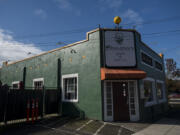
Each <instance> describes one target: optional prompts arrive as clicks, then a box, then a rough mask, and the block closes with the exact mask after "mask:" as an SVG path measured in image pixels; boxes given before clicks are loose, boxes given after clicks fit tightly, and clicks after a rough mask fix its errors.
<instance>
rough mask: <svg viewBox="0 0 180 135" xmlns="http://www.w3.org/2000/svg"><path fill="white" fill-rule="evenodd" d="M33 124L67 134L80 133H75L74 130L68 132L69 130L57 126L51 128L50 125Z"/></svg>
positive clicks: (76, 134)
mask: <svg viewBox="0 0 180 135" xmlns="http://www.w3.org/2000/svg"><path fill="white" fill-rule="evenodd" d="M35 126H39V127H43V128H47V129H51V130H54V131H61V132H64V133H67V134H72V135H74V134H75V135H80V134H78V133H75V132H70V131H67V130H63V129H59V128H58V129H57V128H51V127H49V126H44V125H35Z"/></svg>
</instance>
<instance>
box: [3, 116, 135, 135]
mask: <svg viewBox="0 0 180 135" xmlns="http://www.w3.org/2000/svg"><path fill="white" fill-rule="evenodd" d="M133 133H134V132H133V131H130V130H128V129H126V128H124V127H121V126H120V125H115V124H111V123H105V122H102V121H96V120H88V119H85V120H81V119H77V118H76V119H70V118H66V117H56V118H51V119H45V120H41V121H39V122H36V123H35V124H25V123H24V124H15V125H11V126H8V127H6V128H3V129H1V130H0V134H1V135H131V134H133Z"/></svg>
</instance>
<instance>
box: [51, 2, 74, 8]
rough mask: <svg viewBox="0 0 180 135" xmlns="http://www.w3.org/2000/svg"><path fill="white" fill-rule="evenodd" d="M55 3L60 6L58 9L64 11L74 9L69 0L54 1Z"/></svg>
mask: <svg viewBox="0 0 180 135" xmlns="http://www.w3.org/2000/svg"><path fill="white" fill-rule="evenodd" d="M54 1H55V2H56V3H57V4H58V7H59V8H60V9H63V10H67V9H68V10H69V9H72V5H71V3H70V2H69V0H54Z"/></svg>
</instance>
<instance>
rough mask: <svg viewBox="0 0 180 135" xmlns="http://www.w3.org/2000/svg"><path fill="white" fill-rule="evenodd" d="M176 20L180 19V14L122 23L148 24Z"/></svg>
mask: <svg viewBox="0 0 180 135" xmlns="http://www.w3.org/2000/svg"><path fill="white" fill-rule="evenodd" d="M174 20H180V16H173V17H167V18H161V19H157V20H149V21H144V22H137V23H124V24H122V25H146V24H153V23H161V22H169V21H174Z"/></svg>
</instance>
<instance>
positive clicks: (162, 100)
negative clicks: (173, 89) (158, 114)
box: [156, 80, 166, 103]
mask: <svg viewBox="0 0 180 135" xmlns="http://www.w3.org/2000/svg"><path fill="white" fill-rule="evenodd" d="M157 83H161V84H162V92H163V95H162V96H163V98H162V99H158V98H157V100H158V103H163V102H166V95H165V92H166V91H165V85H164V84H165V82H164V81H161V80H156V90H157Z"/></svg>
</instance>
